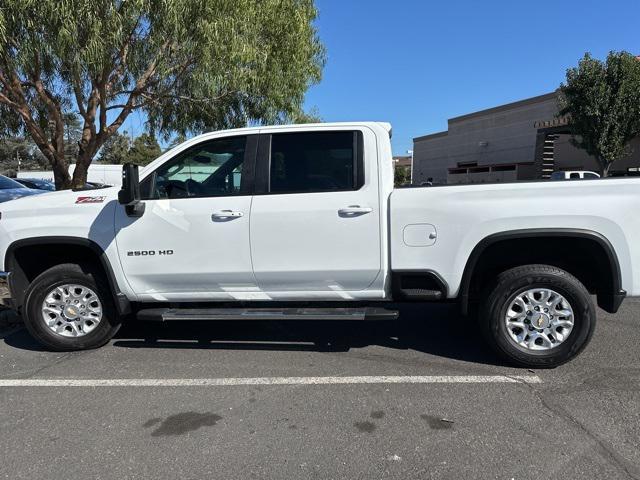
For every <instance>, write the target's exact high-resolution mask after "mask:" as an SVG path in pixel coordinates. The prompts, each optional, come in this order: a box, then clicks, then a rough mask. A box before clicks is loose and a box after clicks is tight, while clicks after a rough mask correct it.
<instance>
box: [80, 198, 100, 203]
mask: <svg viewBox="0 0 640 480" xmlns="http://www.w3.org/2000/svg"><path fill="white" fill-rule="evenodd" d="M104 199H105V197H78V198H77V199H76V203H102V202H104Z"/></svg>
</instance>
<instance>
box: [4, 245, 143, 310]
mask: <svg viewBox="0 0 640 480" xmlns="http://www.w3.org/2000/svg"><path fill="white" fill-rule="evenodd" d="M69 247H74V248H73V249H72V250H69ZM55 255H58V259H59V261H58V259H56V258H55ZM25 256H29V258H28V259H27V258H25ZM42 259H47V260H46V261H44V262H42V263H38V260H42ZM94 260H97V263H96V266H97V267H99V268H100V270H101V271H102V273H103V274H104V276H105V278H106V279H107V281H108V283H109V288H110V290H111V294H112V297H113V300H114V304H115V307H116V310H117V311H118V313H119V314H121V315H124V314H127V313H130V312H131V304H130V302H129V299H128V298H127V297H126V296H125V295H124V294H123V293H122V292H121V291H120V288H119V286H118V282H117V280H116V276H115V273H114V271H113V268H112V267H111V262H110V261H109V258H108V256H107V254H106V252H105V251H104V249H103V248H102V247H100V245H98V244H97V243H96V242H94V241H93V240H90V239H88V238H82V237H64V236H48V237H37V238H25V239H20V240H16V241H14V242H13V243H11V244H10V245H9V247H8V248H7V251H6V253H5V258H4V265H5V269H6V270H7V272H9V275H8V283H9V287H10V290H11V295H12V299H11V302H12V304H13V306H14V307H15V308H16V309H18V310H20V309H21V308H22V305H23V304H24V301H25V292H26V290H27V288H28V287H29V284H30V283H31V281H32V280H33V279H34V278H35V276H37V275H39V274H40V273H42V272H43V271H45V270H46V269H48V268H50V267H52V266H54V265H58V264H60V263H68V262H74V261H75V262H82V261H94Z"/></svg>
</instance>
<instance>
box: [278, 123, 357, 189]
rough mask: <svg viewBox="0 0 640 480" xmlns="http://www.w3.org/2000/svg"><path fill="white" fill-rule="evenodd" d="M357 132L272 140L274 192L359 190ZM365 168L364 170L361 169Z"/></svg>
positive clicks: (294, 135) (295, 135)
mask: <svg viewBox="0 0 640 480" xmlns="http://www.w3.org/2000/svg"><path fill="white" fill-rule="evenodd" d="M357 139H358V133H357V132H314V133H282V134H275V135H273V136H272V137H271V165H270V176H269V190H270V192H272V193H296V192H300V193H302V192H329V191H339V190H355V189H357V188H359V183H360V182H358V181H357V179H358V178H359V174H358V171H357V170H358V164H361V162H360V161H357V157H358V150H361V149H359V148H358V143H359V142H358V141H357ZM361 168H362V167H360V169H361Z"/></svg>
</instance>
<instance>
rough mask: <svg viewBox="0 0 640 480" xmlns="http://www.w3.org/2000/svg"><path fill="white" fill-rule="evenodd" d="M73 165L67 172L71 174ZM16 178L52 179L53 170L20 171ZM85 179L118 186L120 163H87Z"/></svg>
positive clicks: (120, 182) (120, 170)
mask: <svg viewBox="0 0 640 480" xmlns="http://www.w3.org/2000/svg"><path fill="white" fill-rule="evenodd" d="M75 168H76V166H75V165H69V174H70V175H73V171H74V169H75ZM18 178H41V179H44V180H51V181H53V172H51V171H47V170H38V171H21V172H18ZM87 181H88V182H95V183H103V184H105V185H114V186H120V185H121V184H122V165H105V164H100V163H96V164H93V165H89V171H88V172H87Z"/></svg>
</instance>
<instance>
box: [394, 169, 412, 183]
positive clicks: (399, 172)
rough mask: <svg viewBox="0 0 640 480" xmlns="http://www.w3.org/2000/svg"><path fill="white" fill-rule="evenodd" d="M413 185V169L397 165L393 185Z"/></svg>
mask: <svg viewBox="0 0 640 480" xmlns="http://www.w3.org/2000/svg"><path fill="white" fill-rule="evenodd" d="M409 183H411V167H408V166H406V165H395V166H394V168H393V184H394V185H395V186H396V187H400V186H402V185H407V184H409Z"/></svg>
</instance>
